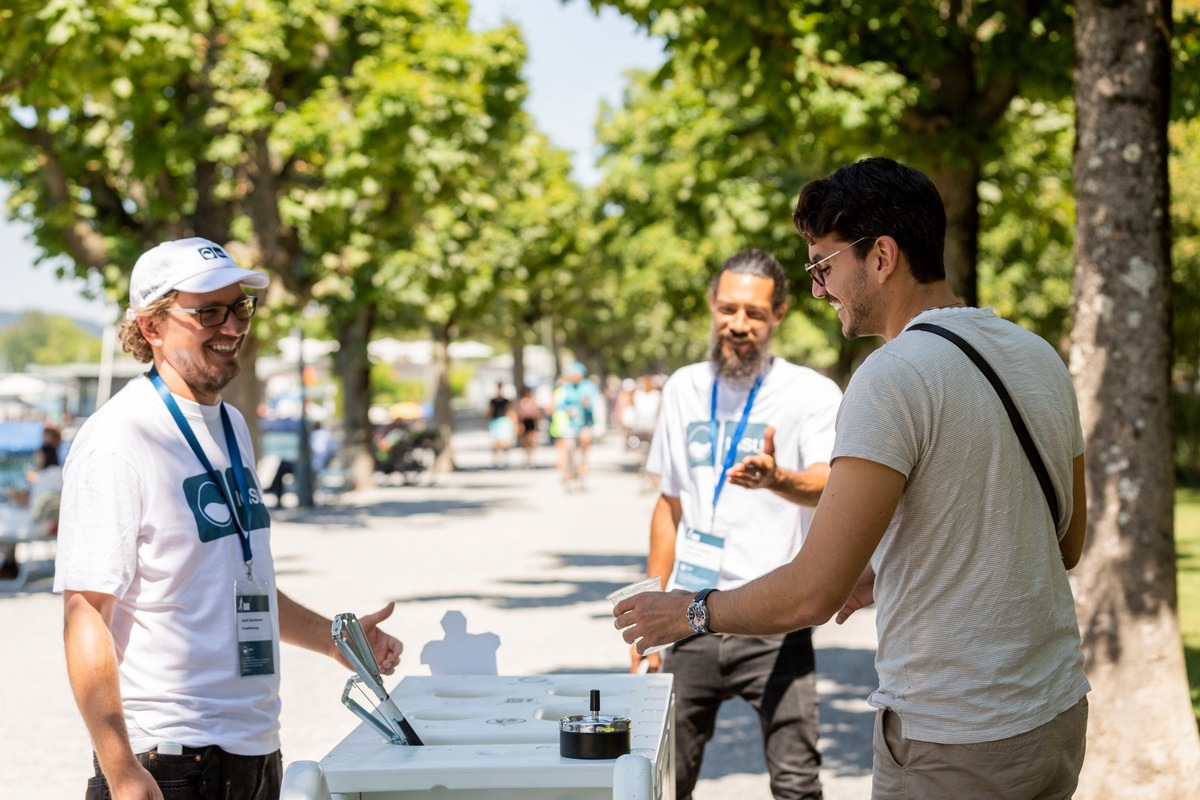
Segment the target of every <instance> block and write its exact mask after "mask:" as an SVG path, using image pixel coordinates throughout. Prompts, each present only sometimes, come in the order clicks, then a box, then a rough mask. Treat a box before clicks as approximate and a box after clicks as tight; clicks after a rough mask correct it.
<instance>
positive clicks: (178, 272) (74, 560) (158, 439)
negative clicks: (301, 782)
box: [54, 238, 402, 800]
mask: <svg viewBox="0 0 1200 800" xmlns="http://www.w3.org/2000/svg"><path fill="white" fill-rule="evenodd" d="M267 283H268V278H267V276H266V275H265V274H263V273H261V272H255V271H252V270H245V269H241V268H240V267H238V265H237V264H236V263H234V261H233V259H232V258H230V257H229V255H228V254H227V253H226V252H225V251H224V249H222V248H221V247H220V246H218V245H217V244H215V243H213V242H210V241H208V240H206V239H200V238H192V239H182V240H179V241H173V242H165V243H163V244H160V245H158V246H157V247H154V248H153V249H151V250H149V251H148V252H146V253H145V254H143V255H142V257H141V258H139V259H138V261H137V264H136V265H135V266H134V269H133V276H132V278H131V280H130V287H129V304H130V307H129V310H128V311H127V312H126V314H125V321H124V323H123V324H122V326H121V342H122V345H123V346H124V348H125V350H126V351H128V352H130V353H132V354H133V355H134V357H135V358H137V359H138V360H139V361H142V362H143V363H145V362H151V361H152V362H153V368H152V369H151V370H150V371H149V373H148V374H147V375H146V377H145V378H144V379H138V380H134V381H131V382H130V383H129V385H128V386H126V387H125V388H124V389H123V390H122V391H121V392H119V393H118V394H117V395H115V396H114V397H113V398H112V400H110V401H109V402H108V403H106V404H105V405H104V406H103V407H102V408H101V409H99V410H98V411H97V412H96V413H95V414H93V415H92V416H91V417H90V418H89V419H88V421H87V422H86V423H85V424H84V426H83V427H82V428H81V429H80V431H79V435H78V436H77V437H76V439H75V441H74V443H73V444H72V447H71V452H70V456H69V457H68V459H67V463H66V466H65V469H64V486H63V493H62V512H61V521H60V528H59V548H58V559H57V563H56V566H55V576H54V590H55V591H57V592H61V593H62V594H63V600H64V623H65V632H64V642H65V645H66V655H67V671H68V674H69V677H70V680H71V688H72V690H73V692H74V694H75V700H76V702H77V704H78V705H79V710H80V713H81V714H82V716H83V719H84V722H85V724H86V725H87V728H88V733H89V734H90V736H91V740H92V745H93V747H94V749H95V762H96V763H95V770H96V772H95V777H94V778H92V779H91V780H90V781H89V782H88V789H87V795H86V796H87V797H88V798H89V799H90V798H108V797H113V798H137V799H138V800H142V799H143V798H162V797H163V794H164V792H166V793H167V796H168V797H172V798H201V799H207V798H214V797H222V798H225V797H238V798H249V799H251V800H254V799H257V798H276V797H278V796H279V784H280V781H281V777H282V760H281V757H280V754H279V706H280V703H279V670H278V665H279V642H280V641H281V640H282V641H287V642H291V643H292V644H297V645H300V646H302V647H306V648H309V649H311V650H316V651H318V652H325V653H328V654H330V655H333V656H334V657H336V658H339V659H340V658H341V656H340V655H338V654H337V652H336V649H335V647H334V645H333V640H332V637H331V635H330V626H331V621H330V620H329V619H326V618H324V617H322V616H320V615H318V614H316V613H314V612H312V611H310V610H308V609H306V608H304V607H303V606H301V605H299V604H297V603H296V602H295V601H293V600H291V599H290V598H289V597H288V596H287V595H285V594H284V593H283V592H281V591H277V590H276V588H275V585H274V580H275V573H274V566H273V563H272V560H271V549H270V517H269V515H268V512H267V509H266V507H265V506H264V505H263V501H262V487H261V486H260V484H259V482H258V478H257V476H256V475H255V472H254V467H253V465H254V453H253V447H252V445H251V442H250V435H249V431H248V430H247V428H246V424H245V421H244V420H243V418H242V416H241V414H239V413H238V411H237V410H236V409H234V408H231V407H229V406H227V405H226V404H224V403H223V402H221V396H220V392H221V390H222V389H223V388H224V387H225V386H226V385H227V384H228V383H229V382H230V381H231V380H232V379H233V378H234V377H235V376H236V375H237V374H238V369H239V364H238V354H239V351H240V350H241V347H242V345H243V343H244V342H245V339H246V335H247V333H248V331H249V328H250V318H251V317H252V316H254V311H255V308H256V302H257V301H256V299H255V298H254V297H253V296H249V295H247V294H245V292H244V291H243V289H242V287H243V286H249V287H253V288H258V289H261V288H264V287H265V286H266V285H267ZM391 612H392V605H391V604H389V605H388V606H386V607H384V608H383V609H382V610H380V611H379V612H377V613H375V614H371V615H367V616H365V617H363V618H362V622H363V627H364V629H365V630H366V632H367V635H368V637H369V639H370V641H371V645H372V648H373V649H374V652H375V656H376V660H377V661H378V662H379V665H380V668H381V670H382V671H383V672H385V673H388V674H390V673H391V672H392V671H393V670H394V669H395V667H396V665H397V664H398V663H399V660H400V652H401V650H402V645H401V644H400V642H399V641H398V640H397V639H395V638H394V637H392V636H389V635H387V634H386V633H384V632H382V631H381V630H379V629H378V628H377V627H376V626H377V624H378V623H379V622H380V621H381V620H383V619H385V618H387V617H388V616H389V615H390V614H391ZM160 787H161V788H160Z"/></svg>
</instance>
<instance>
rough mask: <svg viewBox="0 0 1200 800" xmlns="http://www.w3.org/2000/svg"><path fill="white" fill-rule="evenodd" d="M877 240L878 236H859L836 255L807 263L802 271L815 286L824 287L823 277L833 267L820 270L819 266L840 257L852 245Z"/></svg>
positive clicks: (832, 254) (831, 254)
mask: <svg viewBox="0 0 1200 800" xmlns="http://www.w3.org/2000/svg"><path fill="white" fill-rule="evenodd" d="M878 238H879V237H878V236H860V237H859V238H857V239H855V240H854V241H853V242H851V243H850V244H848V245H846V246H845V247H843V248H842V249H841V250H838V251H837V252H836V253H830V254H829V255H827V256H825V257H824V258H822V259H821V260H820V261H812V262H809V263H808V264H805V265H804V271H805V272H807V273H808V277H810V278H812V280H813V283H815V284H816V285H817V286H824V285H825V276H826V275H828V274H829V270H831V269H833V265H832V264H830V265H829V266H828V267H826V268H825V269H820V266H821V265H822V264H824V263H825V262H826V261H828V260H829V259H831V258H835V257H836V256H839V255H841V254H842V253H844V252H846V251H847V250H849V249H850V248H851V247H854V245H856V244H858V243H859V242H865V241H866V240H867V239H878Z"/></svg>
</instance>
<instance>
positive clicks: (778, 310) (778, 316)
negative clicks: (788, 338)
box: [773, 303, 788, 325]
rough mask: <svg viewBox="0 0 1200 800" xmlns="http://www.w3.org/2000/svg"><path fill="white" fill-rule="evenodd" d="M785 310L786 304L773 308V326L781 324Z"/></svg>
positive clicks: (786, 308)
mask: <svg viewBox="0 0 1200 800" xmlns="http://www.w3.org/2000/svg"><path fill="white" fill-rule="evenodd" d="M787 310H788V304H787V303H780V304H779V305H777V306H775V311H774V312H773V313H774V315H775V324H776V325H778V324H779V323H781V322H783V317H784V315H785V314H787Z"/></svg>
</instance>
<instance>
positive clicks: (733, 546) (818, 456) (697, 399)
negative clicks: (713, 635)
mask: <svg viewBox="0 0 1200 800" xmlns="http://www.w3.org/2000/svg"><path fill="white" fill-rule="evenodd" d="M712 384H713V369H712V365H711V364H710V363H709V362H700V363H698V364H692V365H690V366H687V367H684V368H683V369H680V370H678V371H677V372H676V373H675V374H674V375H672V376H671V379H670V380H668V381H667V385H666V386H665V387H664V388H663V400H662V409H661V413H660V414H659V418H658V425H657V427H656V429H655V432H654V439H653V440H652V442H651V445H650V455H649V457H648V458H647V460H646V471H647V472H650V473H652V474H656V475H658V476H660V478H661V483H660V487H659V488H660V490H661V492H662V493H663V494H664V495H667V496H668V497H678V498H679V501H680V504H681V506H682V508H683V516H682V518H681V520H680V523H679V529H678V530H677V532H676V554H677V555H678V554H679V553H680V552H681V550H682V547H681V544H682V541H683V538H684V537H685V536H686V535H687V534H688V531H689V529H700V530H703V531H705V532H708V533H713V534H715V535H716V536H717V537H718V538H720V537H723V538H724V548H723V551H722V559H721V564H720V570H719V575H718V578H717V581H716V583H715V586H716V588H718V589H732V588H734V587H737V586H740V585H742V584H743V583H746V582H747V581H750V580H753V579H754V578H757V577H758V576H759V575H763V574H764V573H767V572H770V571H771V570H773V569H775V568H776V567H779V566H780V565H782V564H785V563H787V562H788V561H791V560H792V558H794V557H795V555H796V553H797V552H799V550H800V545H801V544H802V543H803V541H804V535H805V533H807V531H808V524H809V521H810V520H811V519H812V509H811V508H805V507H802V506H799V505H796V504H795V503H792V502H790V501H788V500H785V499H783V498H782V497H780V496H779V495H777V494H775V493H774V492H771V491H767V490H766V489H744V488H742V487H740V486H734V485H732V484H730V483H729V482H728V481H726V483H725V487H724V488H723V489H722V491H721V497H720V501H719V503H718V506H717V513H716V518H715V519H713V509H712V502H713V491H714V489H715V488H716V482H717V478H718V476H719V475H720V465H722V464H723V463H724V459H725V453H726V452H727V448H728V447H729V444H730V442H731V441H732V438H733V434H734V432H735V430H736V428H737V425H738V421H739V420H740V419H741V416H742V410H743V409H744V408H745V405H746V399H747V397H748V396H749V394H750V390H749V389H734V388H733V387H730V386H729V385H728V384H721V385H720V386H719V389H718V393H717V421H718V423H719V425H720V442H721V447H720V448H719V449H718V452H717V464H718V467H717V469H716V470H714V469H713V459H712V448H711V445H710V439H711V434H710V432H709V431H710V429H709V418H710V414H711V410H712ZM841 397H842V393H841V390H839V389H838V387H837V384H835V383H834V382H833V381H831V380H829V379H828V378H826V377H824V376H822V375H820V374H819V373H817V372H815V371H813V370H811V369H808V368H807V367H801V366H797V365H795V364H790V363H788V362H787V361H784V360H783V359H782V358H778V357H776V358H774V359H772V362H771V366H770V367H769V368H768V371H767V375H766V378H765V379H764V380H763V384H762V387H761V388H760V389H759V391H758V395H757V397H756V399H755V401H754V406H753V407H752V408H751V410H750V417H749V419H748V421H747V425H746V430H745V433H744V435H743V437H742V439H741V441H740V443H739V444H738V453H737V458H736V459H735V460H734V464H737V463H739V462H740V461H741V460H742V459H743V458H745V457H746V456H749V455H755V454H757V453H758V452H759V451H760V450H761V449H762V446H763V435H764V433H765V432H766V430H767V428H768V427H771V426H774V428H775V461H776V463H777V464H778V465H779V466H781V467H784V468H786V469H790V470H803V469H807V468H808V467H810V466H812V465H813V464H817V463H823V462H828V461H829V459H830V452H831V451H832V449H833V437H834V421H835V418H836V415H837V409H838V403H839V402H840V400H841ZM678 573H679V565H678V558H677V560H676V568H675V569H674V570H673V571H672V574H671V582H670V584H669V586H668V588H669V589H673V588H676V587H678V586H679V584H678V583H677V580H676V579H677V578H678V577H679V575H678Z"/></svg>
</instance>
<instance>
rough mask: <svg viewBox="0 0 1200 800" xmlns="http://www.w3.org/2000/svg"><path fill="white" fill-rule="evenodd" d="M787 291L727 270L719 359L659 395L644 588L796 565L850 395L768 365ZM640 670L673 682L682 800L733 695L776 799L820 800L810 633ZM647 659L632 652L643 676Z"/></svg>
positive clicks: (712, 357)
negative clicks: (758, 744) (751, 713)
mask: <svg viewBox="0 0 1200 800" xmlns="http://www.w3.org/2000/svg"><path fill="white" fill-rule="evenodd" d="M787 291H788V289H787V278H786V277H785V276H784V274H783V270H782V269H781V268H780V266H779V263H778V262H777V261H776V260H775V258H774V257H773V256H771V255H769V254H767V253H764V252H762V251H759V250H745V251H742V252H740V253H738V254H737V255H735V256H733V257H732V258H730V259H729V260H728V261H726V262H725V264H724V265H723V266H722V267H721V269H720V271H719V272H718V273H717V275H716V277H715V278H714V280H713V283H712V288H711V290H710V292H709V306H710V308H711V310H712V317H713V324H712V333H711V337H710V348H709V360H708V361H705V362H701V363H698V364H692V365H690V366H687V367H684V368H683V369H681V370H679V371H678V372H676V373H675V374H674V375H672V376H671V379H670V380H669V381H668V382H667V385H666V387H665V388H664V390H663V400H662V412H661V414H660V416H659V419H658V425H657V428H656V429H655V432H654V439H653V441H652V444H651V447H650V456H649V459H648V460H647V462H646V471H647V472H649V473H652V474H655V475H658V476H659V479H660V490H661V495H660V497H659V498H658V503H657V505H656V506H655V509H654V513H653V516H652V518H651V522H650V556H649V559H648V561H647V575H648V576H650V577H655V576H658V577H661V578H662V581H663V588H664V589H687V590H690V591H697V590H705V589H706V587H717V588H720V589H731V588H734V587H736V586H740V585H742V584H743V583H745V582H747V581H749V580H752V579H754V578H757V577H758V576H760V575H763V574H765V573H767V572H770V571H771V570H773V569H775V568H777V567H779V566H781V565H783V564H786V563H788V562H789V561H791V559H792V558H793V557H794V556H795V555H796V553H797V552H798V551H799V549H800V545H801V543H802V542H803V540H804V535H805V532H806V531H807V529H808V524H809V520H810V518H811V517H812V510H813V508H814V507H815V506H816V504H817V500H818V499H819V498H820V496H821V490H822V489H823V488H824V487H825V479H826V476H827V475H828V474H829V458H830V453H831V451H832V448H833V440H834V421H835V417H836V415H837V409H838V404H839V402H840V401H841V396H842V395H841V392H840V391H839V389H838V387H837V385H836V384H834V383H833V381H831V380H829V379H827V378H824V377H822V376H821V375H819V374H817V373H816V372H814V371H813V370H811V369H808V368H806V367H801V366H797V365H795V364H790V363H788V362H787V361H784V360H783V359H782V358H779V357H777V356H773V355H771V351H770V348H771V335H772V333H773V332H774V330H775V328H776V327H777V326H778V325H779V324H780V323H781V322H782V321H783V317H784V314H785V313H786V312H787ZM753 490H767V491H753ZM702 599H703V598H701V600H702ZM702 628H703V626H702V625H701V628H700V629H702ZM644 657H645V658H647V659H648V661H649V663H648V668H649V669H650V670H651V671H658V670H659V669H662V670H665V671H667V672H671V673H673V674H674V675H675V692H676V696H675V704H676V711H675V714H676V733H675V748H676V761H675V764H676V767H675V778H676V797H678V798H679V800H687V799H688V798H690V797H691V795H692V790H693V788H694V787H695V785H696V779H697V777H698V775H699V773H700V762H701V759H702V758H703V755H704V747H705V745H706V744H707V742H708V741H709V739H711V738H712V735H713V729H714V726H715V723H716V718H717V712H718V711H719V710H720V707H721V704H722V703H723V702H724V701H725V700H728V699H730V698H732V697H734V696H735V695H736V696H740V697H742V698H743V699H745V700H746V701H747V702H748V703H750V705H751V706H752V707H753V708H754V710H755V711H756V712H757V713H758V715H759V717H760V719H761V721H762V729H763V736H764V748H765V752H766V758H767V767H768V769H769V771H770V774H771V791H772V792H773V794H774V796H775V797H777V798H806V800H812V799H813V798H820V797H821V784H820V779H819V771H820V764H821V758H820V754H819V752H818V751H817V689H816V663H815V658H814V655H813V646H812V631H811V629H805V630H801V631H796V632H793V633H789V634H787V635H783V636H766V637H732V636H728V637H727V636H695V637H693V638H691V639H686V640H684V641H682V642H678V643H677V644H675V645H673V646H672V647H671V648H670V649H669V650H668V651H667V652H666V653H665V654H664V655H663V657H662V659H661V662H660V657H659V656H658V655H657V654H651V655H648V656H644ZM642 658H643V656H641V655H639V654H638V652H637V649H636V645H635V647H634V649H633V651H632V659H633V666H632V668H633V670H634V671H637V670H638V669H639V667H640V666H641V660H642Z"/></svg>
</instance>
